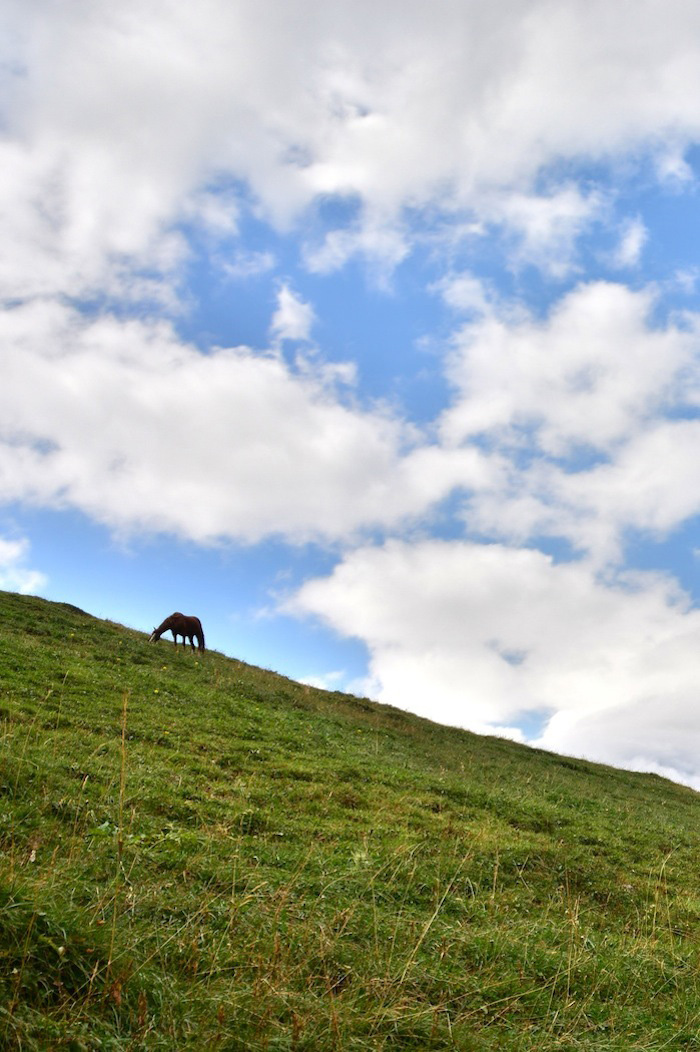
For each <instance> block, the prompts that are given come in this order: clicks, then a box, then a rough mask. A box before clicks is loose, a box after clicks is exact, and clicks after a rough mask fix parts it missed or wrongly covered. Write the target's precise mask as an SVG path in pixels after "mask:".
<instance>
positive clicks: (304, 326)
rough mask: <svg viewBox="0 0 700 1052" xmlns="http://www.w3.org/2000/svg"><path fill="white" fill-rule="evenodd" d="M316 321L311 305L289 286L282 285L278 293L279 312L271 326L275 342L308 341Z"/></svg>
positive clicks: (276, 313)
mask: <svg viewBox="0 0 700 1052" xmlns="http://www.w3.org/2000/svg"><path fill="white" fill-rule="evenodd" d="M314 320H315V314H314V310H313V307H312V306H311V304H310V303H305V302H304V301H303V300H302V299H300V298H299V297H298V296H296V295H295V294H294V293H293V292H292V290H291V289H290V288H289V286H288V285H282V286H281V288H280V289H279V291H278V293H277V310H276V311H275V313H274V314H273V316H272V324H271V326H270V331H271V334H272V338H273V340H274V341H275V342H277V343H281V342H282V341H283V340H294V341H305V340H308V339H309V337H310V335H311V327H312V325H313V323H314Z"/></svg>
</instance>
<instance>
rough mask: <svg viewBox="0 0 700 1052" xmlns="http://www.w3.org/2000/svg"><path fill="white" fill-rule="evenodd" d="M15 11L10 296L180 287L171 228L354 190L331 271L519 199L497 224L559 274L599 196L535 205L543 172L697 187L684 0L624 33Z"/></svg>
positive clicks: (500, 22)
mask: <svg viewBox="0 0 700 1052" xmlns="http://www.w3.org/2000/svg"><path fill="white" fill-rule="evenodd" d="M6 6H7V32H6V34H5V35H4V38H3V47H4V54H3V56H2V57H3V59H4V62H3V65H2V68H3V74H2V76H3V81H2V87H3V98H4V100H5V107H4V109H5V112H4V114H3V136H2V142H0V160H1V162H2V163H1V164H0V172H2V175H1V177H0V215H2V222H3V231H4V237H3V248H4V252H3V257H2V259H1V260H0V288H1V289H2V291H3V293H4V294H5V295H7V296H9V297H13V296H18V295H21V296H26V295H27V294H31V293H34V294H42V295H45V294H49V293H52V292H61V293H66V292H67V293H71V294H77V293H79V292H84V291H85V290H86V289H90V288H92V289H94V288H98V287H105V286H109V287H110V288H112V290H113V291H116V290H119V291H121V292H122V293H124V292H126V291H128V286H129V282H128V278H127V273H128V267H127V270H126V271H125V266H127V264H129V263H130V264H131V265H132V266H133V265H136V266H138V267H140V268H141V269H143V268H150V269H151V270H153V271H154V272H157V273H160V274H161V275H162V276H163V277H164V278H167V277H168V276H169V277H170V278H172V277H173V274H174V273H176V272H177V270H178V267H179V266H180V264H181V261H182V258H183V253H185V251H186V244H185V242H184V241H183V238H182V236H181V235H180V234H179V233H178V227H179V224H181V223H182V222H183V221H185V222H188V223H191V222H193V221H195V220H196V219H197V217H199V220H200V221H201V223H202V224H203V225H205V226H206V227H207V229H208V230H210V231H212V230H217V229H218V230H219V231H220V232H221V233H222V234H230V233H231V232H232V231H235V229H236V226H237V222H238V217H239V212H240V207H241V203H242V201H243V200H244V199H245V198H246V196H252V198H253V200H254V202H255V205H256V209H257V211H258V214H260V215H263V216H265V217H266V218H267V219H268V220H269V221H271V222H273V223H275V224H277V225H278V226H279V227H280V228H288V227H289V225H290V224H293V223H294V222H295V221H297V220H298V218H299V217H300V216H301V215H302V214H303V212H304V210H305V209H307V208H308V206H309V205H310V204H311V203H312V202H314V201H315V200H320V199H327V198H328V197H329V196H330V197H341V198H343V199H348V198H354V199H356V200H357V201H358V204H359V216H360V218H359V220H358V221H357V222H356V224H355V226H354V228H352V229H349V230H338V231H337V232H335V233H333V232H330V233H329V234H328V235H327V236H326V237H325V239H324V242H323V246H322V247H321V248H319V249H317V250H316V251H315V252H314V253H312V255H311V256H310V260H311V262H312V265H313V266H314V267H315V268H317V269H321V270H323V269H326V270H327V269H328V268H330V267H332V266H335V265H339V264H340V263H342V262H343V261H344V260H346V259H347V258H348V257H349V256H351V255H352V254H354V253H356V252H358V251H359V252H361V253H363V254H368V255H372V254H377V255H378V256H379V257H380V258H381V259H382V260H384V262H385V263H386V262H387V261H390V260H393V261H394V262H395V261H397V260H400V259H401V258H403V256H404V255H405V252H406V251H407V244H408V243H409V241H410V238H409V237H408V228H407V219H406V217H407V214H408V213H409V212H415V210H416V209H418V210H420V209H421V208H425V207H430V208H435V207H436V206H437V207H439V208H442V209H446V210H447V211H449V212H450V213H451V214H453V215H454V214H455V211H459V210H460V209H461V210H464V209H466V210H471V211H472V212H474V211H476V212H479V210H480V209H483V210H485V212H486V213H488V212H489V211H490V210H491V211H492V210H493V200H494V198H493V194H494V191H498V192H501V191H504V190H509V191H512V195H511V196H505V197H502V198H501V206H500V213H501V218H502V219H503V221H504V222H509V223H511V224H512V226H513V229H514V230H515V231H517V232H520V234H521V235H522V237H523V245H524V249H525V250H526V252H527V253H529V254H530V255H532V254H533V253H534V254H535V255H538V254H539V255H540V257H541V261H542V262H543V263H547V260H546V259H545V258H544V256H542V249H543V246H544V245H548V246H549V247H550V248H551V247H552V246H554V247H555V248H556V251H555V252H554V256H553V257H551V258H553V259H554V260H555V261H556V264H557V267H559V268H561V267H565V266H567V265H568V263H567V259H566V257H567V253H568V249H569V247H570V242H571V238H572V237H573V236H574V235H575V232H576V230H577V229H578V228H579V227H580V225H581V223H583V222H585V221H586V220H587V218H588V217H589V215H590V213H591V209H592V208H594V198H593V197H591V196H590V195H587V194H586V193H584V192H583V191H581V189H579V188H577V187H576V186H575V185H574V184H573V183H572V181H571V178H570V176H567V177H566V179H563V180H561V182H560V185H557V184H556V181H555V180H554V176H553V175H552V176H551V177H550V179H549V181H548V184H547V187H546V189H545V190H544V191H543V192H540V191H539V190H538V189H537V176H538V173H540V172H541V171H542V170H543V169H545V168H547V167H548V166H549V167H550V169H551V171H552V172H553V171H554V168H553V166H554V164H555V163H556V162H558V161H560V160H561V159H568V160H570V161H573V160H576V159H578V158H580V157H582V156H583V155H587V156H588V157H593V158H596V159H598V160H600V161H603V162H604V161H606V160H607V159H609V158H611V157H615V156H619V155H622V154H625V153H628V152H629V151H630V150H631V149H637V150H640V149H641V150H643V149H644V147H645V145H646V144H647V143H652V144H653V148H654V151H655V155H656V158H657V162H658V171H659V175H660V178H665V177H666V176H665V175H664V173H667V174H668V173H669V172H670V173H673V172H675V173H679V172H685V174H686V175H687V165H686V167H685V168H684V167H683V165H684V163H685V162H684V161H683V149H684V145H685V144H686V143H688V142H689V141H691V139H693V138H694V137H697V136H698V134H700V117H699V116H698V111H697V107H696V106H695V104H694V100H695V98H696V97H697V95H698V93H699V91H700V72H699V70H700V45H698V44H696V43H693V42H694V41H698V40H700V32H698V30H699V29H700V15H699V14H698V12H697V10H696V9H695V8H694V6H693V5H692V4H688V3H687V2H686V0H669V2H668V3H666V4H664V5H663V6H662V5H659V4H653V3H652V4H645V5H642V6H641V7H640V8H639V10H637V11H636V12H635V27H634V32H633V33H631V32H629V24H628V19H627V12H626V11H625V10H624V9H622V8H620V9H617V8H615V9H612V10H611V8H610V5H608V4H604V3H603V0H595V2H590V3H586V4H583V3H579V2H578V0H567V2H563V3H560V4H558V5H557V7H556V10H553V9H552V7H551V5H550V4H544V3H542V2H541V0H517V2H514V3H510V4H509V5H508V11H507V17H504V11H503V9H502V7H501V6H500V5H498V4H493V5H490V6H489V8H488V9H486V8H484V7H483V5H475V4H467V5H465V4H464V3H463V2H462V0H445V2H444V3H442V4H441V5H440V17H437V18H436V17H435V14H434V12H433V11H432V10H429V9H428V8H427V7H426V6H425V5H424V4H421V3H417V2H411V3H406V2H405V0H400V2H399V0H387V2H386V3H385V4H384V5H383V7H382V17H381V18H376V17H375V15H376V11H375V9H374V7H373V6H372V4H370V3H369V0H354V2H353V3H349V2H344V0H339V2H336V3H334V4H332V5H328V4H322V3H320V2H315V0H314V2H311V3H309V2H308V0H290V2H289V3H287V4H285V7H284V11H283V12H282V11H280V9H279V5H277V4H268V3H262V4H261V3H259V2H257V0H256V2H253V0H243V2H241V3H237V4H235V5H231V4H227V3H225V2H224V0H207V2H206V3H204V4H203V5H198V6H197V8H193V9H192V10H191V11H190V10H185V9H184V8H183V7H181V6H178V5H172V4H166V3H156V4H153V5H151V6H149V8H148V10H146V11H145V10H144V9H143V5H140V4H137V3H135V2H134V0H128V2H125V3H122V4H120V5H119V6H118V7H115V8H113V9H109V10H107V9H103V8H101V9H99V10H97V9H96V10H91V11H90V12H89V13H88V12H86V8H85V5H84V4H83V3H82V2H81V0H69V2H67V3H64V4H62V5H61V8H60V11H59V9H58V8H57V7H56V6H55V5H53V4H50V3H48V2H42V3H40V4H39V5H38V6H37V5H36V4H35V5H32V7H31V10H30V9H29V8H28V7H27V5H26V4H21V3H19V2H17V0H14V2H10V3H9V4H8V5H6ZM674 159H675V160H674ZM212 191H214V192H212ZM224 191H225V192H224ZM630 244H631V243H630ZM557 246H558V247H557ZM627 251H628V252H629V251H631V248H630V247H629V246H628V249H627ZM551 258H550V260H549V262H548V263H547V265H549V266H552V263H551Z"/></svg>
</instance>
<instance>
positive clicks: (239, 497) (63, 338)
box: [0, 303, 490, 542]
mask: <svg viewBox="0 0 700 1052" xmlns="http://www.w3.org/2000/svg"><path fill="white" fill-rule="evenodd" d="M287 331H288V330H287ZM298 331H299V330H298ZM0 340H2V343H3V346H4V348H5V350H6V359H5V364H4V367H3V383H2V387H0V499H4V500H6V501H14V500H24V501H29V502H33V503H36V504H48V505H51V506H54V507H69V506H70V507H76V508H79V509H80V510H82V511H83V512H85V513H87V514H88V515H90V516H91V517H93V518H94V519H96V520H97V521H100V522H104V523H106V524H108V525H110V526H111V527H113V528H114V529H122V530H126V531H128V530H135V529H146V530H161V531H172V532H174V533H176V534H179V535H182V536H187V537H189V538H191V539H193V540H195V541H200V542H211V541H214V540H216V539H217V538H223V537H228V538H236V539H240V540H244V541H249V542H252V541H256V540H258V539H260V538H261V537H264V536H269V535H271V534H273V535H274V534H278V535H283V536H285V537H287V538H288V539H292V540H294V541H298V540H308V539H311V538H316V539H319V538H325V539H329V538H330V539H336V538H348V537H350V536H351V535H352V534H353V532H355V531H357V530H361V529H364V528H367V527H369V526H372V525H375V526H376V525H385V526H386V525H394V526H397V525H399V524H400V523H401V522H402V521H404V520H406V519H407V518H409V519H410V518H411V517H413V516H416V515H418V514H419V513H421V512H423V511H425V508H426V506H428V505H430V504H432V503H436V502H438V501H440V500H441V499H442V498H443V497H445V496H446V495H447V494H448V493H449V492H450V490H451V489H452V488H453V487H454V486H455V485H459V484H474V485H476V484H483V483H484V482H485V481H486V480H487V479H488V478H489V476H490V469H489V468H488V465H487V458H485V457H484V456H483V455H482V454H481V453H479V452H478V451H477V450H471V449H466V450H454V451H450V452H449V453H448V454H447V455H443V454H442V452H441V451H440V450H439V449H437V447H429V446H428V447H426V446H421V445H420V444H418V443H417V439H418V435H417V434H416V433H414V431H413V430H412V429H411V428H409V427H408V426H407V425H404V424H402V423H401V422H400V421H398V420H396V419H393V418H392V417H390V416H388V415H387V414H386V413H385V412H382V411H363V410H361V409H359V408H354V407H353V406H352V405H346V404H344V402H343V400H342V399H341V398H340V396H339V394H338V391H337V390H336V388H335V386H334V381H335V379H336V376H337V375H338V373H339V370H338V368H335V367H330V368H329V369H324V367H323V365H322V364H320V365H319V366H318V367H317V368H315V369H312V368H308V367H304V368H302V369H301V370H296V371H295V370H293V369H292V368H291V367H289V366H288V365H287V364H285V362H284V361H283V360H282V358H281V357H280V356H278V355H276V354H268V355H266V354H256V353H254V352H253V351H251V350H250V349H249V348H246V347H238V348H228V349H218V350H215V351H213V352H212V353H210V354H207V355H204V354H200V353H198V352H197V351H195V350H194V349H193V348H191V347H189V346H187V345H184V344H182V343H180V342H179V341H178V340H177V339H176V337H175V336H174V334H173V332H172V330H171V329H170V328H169V326H168V325H166V324H165V323H151V324H149V323H145V322H141V321H127V322H120V321H117V320H115V319H114V318H112V317H109V316H107V317H104V318H98V319H95V320H94V321H86V320H84V319H82V318H81V317H80V316H79V315H78V314H77V313H76V312H74V311H72V310H71V309H69V308H68V307H65V306H58V305H56V304H42V303H34V304H31V305H25V306H21V307H16V308H14V309H12V310H6V311H5V312H4V313H3V314H0ZM302 365H304V363H302ZM340 374H341V376H340V378H341V379H342V380H345V379H347V376H346V372H345V371H343V370H340Z"/></svg>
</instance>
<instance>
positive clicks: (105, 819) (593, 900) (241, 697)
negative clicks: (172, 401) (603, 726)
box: [0, 593, 700, 1052]
mask: <svg viewBox="0 0 700 1052" xmlns="http://www.w3.org/2000/svg"><path fill="white" fill-rule="evenodd" d="M0 714H1V716H2V722H1V724H0V730H1V733H0V837H1V842H0V851H1V852H2V853H1V855H0V1047H2V1048H7V1049H14V1048H17V1049H23V1050H38V1049H41V1050H46V1049H59V1048H60V1049H63V1048H68V1049H73V1050H84V1049H90V1050H92V1049H102V1050H122V1049H123V1050H126V1049H169V1050H170V1049H176V1050H180V1049H210V1048H211V1049H222V1050H230V1052H232V1050H238V1049H269V1050H281V1049H285V1050H296V1052H302V1050H312V1049H319V1050H325V1049H338V1050H341V1052H345V1050H360V1049H362V1050H368V1049H372V1050H375V1049H376V1050H387V1052H388V1050H392V1049H416V1050H428V1049H459V1050H469V1052H471V1050H474V1052H477V1050H486V1049H488V1050H490V1049H506V1050H516V1049H517V1050H525V1049H591V1050H593V1049H595V1050H604V1049H620V1050H623V1049H624V1050H629V1049H649V1050H651V1049H654V1050H657V1049H669V1050H672V1049H694V1048H700V997H699V996H698V995H699V993H700V989H699V988H700V982H699V977H700V952H699V950H700V942H699V933H700V795H698V794H696V793H693V792H691V791H690V790H688V789H684V788H682V787H680V786H677V785H674V784H672V783H669V782H666V781H664V780H662V779H660V778H657V777H655V776H651V775H638V774H630V773H628V772H623V771H618V770H613V769H610V768H607V767H602V766H598V765H595V764H591V763H585V762H581V761H577V760H571V759H564V758H562V757H558V756H555V755H551V754H548V753H544V752H539V751H536V750H531V749H527V748H524V747H521V746H518V745H515V744H513V743H511V742H507V741H503V740H499V739H495V738H485V737H478V736H475V735H472V734H468V733H466V732H461V731H456V730H454V729H449V728H446V727H441V726H438V725H435V724H432V723H430V722H428V721H425V720H420V719H417V718H415V717H412V716H410V715H407V714H405V713H402V712H399V711H396V710H393V709H390V708H387V707H384V706H380V705H376V704H373V703H371V702H369V701H367V700H364V699H358V698H354V697H349V696H347V695H342V694H337V693H328V692H324V691H320V690H314V689H312V688H309V687H305V686H302V685H299V684H296V683H293V682H291V681H289V680H287V679H284V678H283V677H281V676H278V675H276V674H274V673H272V672H265V671H261V670H260V669H256V668H253V667H250V666H248V665H245V664H242V663H241V662H238V661H235V660H232V659H229V658H226V657H223V656H222V655H220V654H217V653H206V654H205V655H204V656H202V657H200V656H196V657H195V656H193V655H192V654H191V653H187V654H183V653H182V652H178V653H176V652H175V651H174V648H173V646H172V644H169V643H167V642H165V641H162V642H161V643H159V644H158V645H156V646H153V645H149V644H148V643H147V642H146V637H145V636H144V635H142V634H139V633H137V632H133V631H130V630H128V629H126V628H123V627H122V626H120V625H117V624H112V623H109V622H105V621H99V620H96V619H94V618H92V617H90V616H88V615H87V614H85V613H83V612H82V611H80V610H77V609H75V608H73V607H70V606H64V605H59V604H53V603H48V602H45V601H43V600H39V599H33V598H27V597H21V596H16V595H11V594H8V593H0Z"/></svg>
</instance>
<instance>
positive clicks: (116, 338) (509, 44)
mask: <svg viewBox="0 0 700 1052" xmlns="http://www.w3.org/2000/svg"><path fill="white" fill-rule="evenodd" d="M4 13H5V17H6V32H5V34H4V35H3V38H2V44H0V46H1V47H2V49H3V53H2V63H1V64H0V77H1V78H2V92H1V93H0V99H2V103H1V105H2V123H1V124H0V129H1V132H0V151H1V156H0V211H1V212H2V222H3V241H2V245H0V295H1V297H2V307H1V310H0V326H1V331H0V337H1V338H0V356H1V359H2V380H3V382H2V385H1V386H0V586H1V587H5V588H8V589H11V590H17V591H23V592H30V593H38V594H41V595H44V596H47V597H49V598H51V599H56V600H62V601H67V602H71V603H75V604H77V605H79V606H81V607H84V608H85V609H87V610H89V611H91V612H92V613H94V614H97V615H99V616H102V617H108V618H111V619H113V620H116V621H120V622H124V623H126V624H128V625H132V626H134V627H137V628H139V629H142V630H144V631H149V630H150V629H151V628H152V626H153V625H154V624H155V623H158V622H159V621H160V620H162V619H163V618H164V617H165V616H167V615H168V614H169V613H170V612H171V611H172V610H174V609H181V610H183V611H184V612H185V613H193V614H197V615H198V616H200V617H201V619H202V621H203V623H204V627H205V631H206V635H207V641H208V643H209V645H210V646H212V647H215V648H216V649H219V650H222V651H224V652H225V653H227V654H231V655H235V656H237V657H241V658H243V659H245V660H247V661H250V662H253V663H255V664H260V665H263V666H265V667H269V668H273V669H276V670H278V671H280V672H283V673H285V674H286V675H289V676H292V677H294V678H298V679H303V680H307V681H309V682H315V683H320V684H322V685H326V686H328V687H330V688H331V689H336V688H337V689H346V690H351V691H353V692H356V693H361V694H365V693H366V694H369V695H370V696H372V697H374V698H377V699H378V700H381V701H385V702H388V703H390V704H393V705H397V706H399V707H403V708H406V709H409V710H411V711H414V712H418V713H420V714H421V715H426V716H429V717H431V718H434V719H438V720H442V721H444V722H446V723H449V724H454V725H457V726H464V727H468V728H471V729H474V730H476V731H479V732H487V733H497V734H504V735H508V736H510V737H514V738H517V739H519V740H523V741H529V742H533V743H536V744H538V745H541V746H543V747H546V748H551V749H555V750H557V751H562V752H567V753H573V754H577V755H585V756H589V757H592V758H594V759H600V760H604V761H607V762H611V763H616V764H620V765H622V766H627V767H631V768H638V769H644V770H654V771H658V772H659V773H662V774H666V775H669V776H670V777H673V778H677V779H679V780H681V781H684V782H687V783H688V784H691V785H694V786H696V787H700V764H699V763H698V759H697V757H698V755H700V748H699V747H700V706H699V705H698V700H699V699H700V646H699V645H698V643H699V642H700V611H699V610H698V602H699V600H700V578H699V576H698V575H699V572H700V561H699V560H700V554H699V553H700V528H699V527H700V472H699V471H698V468H697V450H698V448H699V447H700V295H699V280H700V266H699V264H698V250H697V245H698V240H699V239H698V234H699V233H700V211H699V209H698V200H699V194H698V190H699V186H700V182H699V180H700V105H699V103H700V43H698V42H700V12H698V11H697V10H696V8H695V7H694V5H691V4H690V3H687V2H684V0H665V2H664V3H661V2H660V0H658V2H657V0H648V2H646V3H643V4H640V5H637V7H636V9H635V31H634V33H630V32H629V21H628V18H627V15H626V9H625V8H624V7H623V5H620V6H619V7H616V6H615V5H612V6H611V5H609V4H606V3H602V2H600V0H589V2H587V3H585V4H584V3H582V2H579V0H561V2H559V3H558V4H557V5H556V8H553V7H552V5H550V4H548V3H544V2H543V0H516V2H515V3H513V2H509V3H508V4H505V3H493V4H489V5H488V7H486V6H485V5H483V4H481V3H477V2H473V3H472V2H465V0H441V2H440V3H437V4H435V3H432V4H427V3H424V2H422V0H421V2H418V0H401V2H399V0H386V2H385V3H384V4H382V5H380V7H379V8H377V5H371V4H369V3H367V2H365V0H354V2H353V3H349V2H347V3H346V2H345V0H331V2H330V3H329V2H325V3H321V2H316V0H289V2H288V3H285V5H284V6H281V5H279V4H277V3H267V2H265V0H257V2H255V3H253V2H252V0H250V2H248V0H241V2H240V3H237V4H235V5H231V4H228V3H225V2H224V0H207V2H206V3H204V4H201V5H195V6H192V5H185V4H183V3H181V2H180V0H156V2H155V3H153V4H150V5H148V8H147V9H145V8H144V6H143V5H141V4H136V3H132V2H129V0H126V2H125V3H123V4H120V5H118V7H117V8H115V9H113V10H107V9H100V10H97V9H95V8H94V7H93V6H92V5H86V4H85V3H84V2H82V0H68V2H67V3H64V4H62V5H61V9H60V12H59V10H58V8H57V7H56V5H54V4H51V3H48V2H47V3H43V2H40V3H39V4H38V5H32V10H31V12H30V11H29V10H28V8H27V5H25V4H21V3H19V2H14V0H10V3H8V4H7V5H5V12H4ZM164 645H165V644H164Z"/></svg>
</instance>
